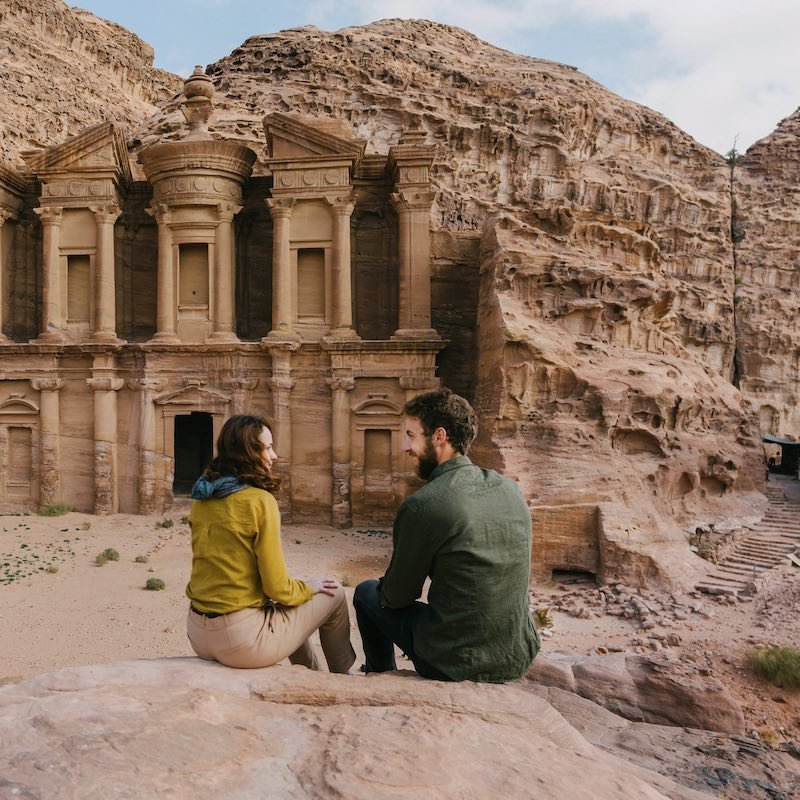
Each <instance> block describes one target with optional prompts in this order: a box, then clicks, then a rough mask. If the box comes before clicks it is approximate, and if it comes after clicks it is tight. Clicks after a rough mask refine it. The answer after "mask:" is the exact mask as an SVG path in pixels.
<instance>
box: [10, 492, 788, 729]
mask: <svg viewBox="0 0 800 800" xmlns="http://www.w3.org/2000/svg"><path fill="white" fill-rule="evenodd" d="M187 511H188V507H186V506H183V507H177V508H176V509H174V510H173V511H172V512H171V513H169V514H166V515H164V516H162V517H142V516H136V515H126V514H117V515H114V516H110V517H96V516H92V515H89V514H82V513H78V512H71V513H68V514H65V515H63V516H60V517H42V516H38V515H36V514H31V515H0V598H2V602H0V683H9V682H16V681H19V680H21V679H23V678H27V677H30V676H33V675H36V674H38V673H42V672H48V671H51V670H55V669H58V668H60V667H65V666H76V665H85V664H95V663H105V662H111V661H117V660H121V659H131V658H158V657H162V656H190V655H192V650H191V648H190V647H189V644H188V642H187V640H186V633H185V625H186V613H187V608H188V601H187V600H186V597H185V594H184V590H185V587H186V582H187V580H188V577H189V569H190V561H191V546H190V533H189V527H188V525H187V524H186V522H185V521H184V520H185V514H186V513H187ZM283 546H284V550H285V554H286V561H287V564H288V566H289V571H290V573H291V574H292V575H293V576H295V577H298V578H312V577H315V576H331V577H335V578H337V579H338V580H340V581H342V582H343V583H344V584H345V586H346V590H347V594H348V598H349V599H350V603H351V621H352V628H353V632H352V639H353V645H354V647H355V649H356V652H357V653H358V656H359V661H358V662H357V663H361V659H362V654H363V651H362V650H361V641H360V638H359V636H358V631H357V629H356V626H355V617H354V615H353V614H352V592H353V587H354V586H355V585H356V584H357V583H358V582H359V581H361V580H364V579H366V578H377V577H379V576H380V575H381V574H382V573H383V570H384V568H385V566H386V564H387V563H388V559H389V555H390V553H391V535H390V532H389V531H388V530H379V529H369V528H353V529H348V530H337V529H333V528H330V527H327V526H321V525H285V526H284V530H283ZM108 548H112V549H114V550H116V551H117V552H118V554H119V560H116V561H113V560H112V561H106V562H105V563H104V564H103V565H102V566H98V565H97V564H96V557H97V556H98V555H99V554H100V553H102V552H103V551H104V550H106V549H108ZM149 578H158V579H160V580H162V581H163V582H164V589H163V590H160V591H150V590H147V589H145V584H146V582H147V580H148V579H149ZM597 592H598V589H597V587H595V586H590V585H584V584H565V583H553V584H551V585H537V586H534V587H532V602H533V605H534V606H536V607H542V606H553V605H556V604H557V603H558V602H559V600H561V605H562V606H563V607H564V610H562V611H556V612H554V613H553V622H554V624H553V627H552V629H551V630H550V631H549V632H548V635H547V637H546V638H545V639H544V645H543V647H544V651H545V652H546V651H558V652H562V653H569V654H575V655H590V654H596V653H603V652H606V651H607V652H615V651H620V650H622V651H631V652H647V651H648V648H650V647H651V646H652V641H651V640H650V637H648V636H647V635H646V634H645V633H643V632H642V630H641V629H640V625H639V621H638V620H636V619H628V618H624V617H622V616H616V615H613V614H608V613H605V612H604V611H603V609H602V606H599V605H598V604H597V602H596V599H597ZM680 601H681V602H682V603H686V604H688V603H695V604H696V605H697V606H698V607H701V609H702V613H691V614H688V615H687V618H686V619H685V620H673V621H672V623H671V625H670V627H669V633H670V634H675V636H672V637H671V638H672V641H676V636H677V640H679V643H678V644H675V645H672V646H670V645H666V644H665V645H664V649H667V650H669V652H670V654H671V655H674V656H675V657H676V658H683V657H687V658H691V659H693V660H696V661H700V662H702V663H703V664H704V665H705V666H706V667H707V669H708V674H710V675H714V676H715V677H717V678H718V679H720V680H721V681H722V682H723V683H725V685H726V686H727V687H728V689H729V690H730V691H731V692H732V693H733V694H734V696H735V697H736V698H737V699H738V700H739V702H740V703H741V705H742V708H743V710H744V712H745V716H746V719H747V726H748V731H764V735H767V736H769V735H772V734H771V733H770V732H772V733H774V734H775V735H776V736H777V737H778V738H779V739H793V740H795V741H800V690H794V691H787V690H782V689H778V688H776V687H774V686H771V685H770V684H767V683H765V682H763V681H760V680H758V679H757V678H755V677H753V675H752V674H751V673H750V671H749V670H748V668H747V666H746V655H747V652H748V651H749V650H751V649H752V648H753V647H754V646H755V645H756V644H758V643H764V644H791V645H794V646H795V647H800V625H798V624H797V619H798V617H799V616H800V568H797V567H791V566H790V565H788V564H787V565H786V566H784V567H780V568H777V569H774V570H772V571H771V572H770V573H768V574H765V575H763V576H762V577H761V579H760V581H759V591H758V592H757V593H756V595H755V596H754V598H752V599H751V600H748V601H746V602H736V603H733V604H730V603H728V602H725V601H721V600H716V599H714V598H712V597H709V596H698V597H695V598H692V597H686V598H680ZM581 609H583V610H582V611H581ZM598 648H599V649H598ZM398 665H399V666H400V667H401V668H403V667H407V666H408V662H406V661H405V660H403V659H399V661H398Z"/></svg>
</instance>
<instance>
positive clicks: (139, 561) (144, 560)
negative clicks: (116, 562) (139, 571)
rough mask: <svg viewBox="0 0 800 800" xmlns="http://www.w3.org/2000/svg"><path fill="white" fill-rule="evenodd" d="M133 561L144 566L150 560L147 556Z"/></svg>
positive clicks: (138, 557) (137, 557)
mask: <svg viewBox="0 0 800 800" xmlns="http://www.w3.org/2000/svg"><path fill="white" fill-rule="evenodd" d="M133 560H134V561H135V562H136V563H137V564H146V563H147V562H148V561H149V560H150V559H149V558H148V557H147V556H136V558H134V559H133Z"/></svg>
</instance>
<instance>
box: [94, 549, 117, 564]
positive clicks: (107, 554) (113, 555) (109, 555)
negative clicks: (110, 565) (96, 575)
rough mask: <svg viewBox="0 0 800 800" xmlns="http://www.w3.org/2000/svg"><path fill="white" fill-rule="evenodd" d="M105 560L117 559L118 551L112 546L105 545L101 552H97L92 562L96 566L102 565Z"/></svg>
mask: <svg viewBox="0 0 800 800" xmlns="http://www.w3.org/2000/svg"><path fill="white" fill-rule="evenodd" d="M106 561H119V553H118V552H117V551H116V550H115V549H114V548H113V547H107V548H106V549H105V550H103V552H102V553H99V554H98V555H97V557H96V558H95V560H94V563H95V564H97V566H98V567H102V566H103V564H105V563H106Z"/></svg>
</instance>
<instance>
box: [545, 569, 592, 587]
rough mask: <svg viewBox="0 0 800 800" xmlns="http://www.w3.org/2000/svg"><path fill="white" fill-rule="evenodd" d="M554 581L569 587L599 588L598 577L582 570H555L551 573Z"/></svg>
mask: <svg viewBox="0 0 800 800" xmlns="http://www.w3.org/2000/svg"><path fill="white" fill-rule="evenodd" d="M551 577H552V579H553V581H555V582H556V583H563V584H566V585H568V586H574V585H581V586H597V575H595V573H594V572H588V571H587V570H581V569H554V570H553V571H552V573H551Z"/></svg>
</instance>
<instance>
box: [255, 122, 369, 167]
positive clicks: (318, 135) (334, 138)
mask: <svg viewBox="0 0 800 800" xmlns="http://www.w3.org/2000/svg"><path fill="white" fill-rule="evenodd" d="M331 128H336V129H337V131H338V132H340V133H341V132H342V130H341V126H340V125H339V124H338V123H336V122H335V121H334V120H325V121H323V120H319V121H317V120H314V122H313V123H309V122H305V121H304V120H302V119H300V118H298V117H294V116H289V115H288V114H279V113H275V114H269V115H268V116H266V117H265V118H264V131H265V132H266V135H267V146H268V147H269V152H270V155H271V158H272V160H276V161H286V160H295V159H297V160H303V159H307V158H315V157H317V158H319V157H326V156H328V157H338V158H347V159H352V161H353V162H354V163H357V162H358V161H359V160H360V158H361V156H362V155H363V154H364V148H365V146H366V144H365V142H364V141H363V140H361V139H348V138H344V137H342V136H339V135H336V134H334V133H333V132H332V131H331Z"/></svg>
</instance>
